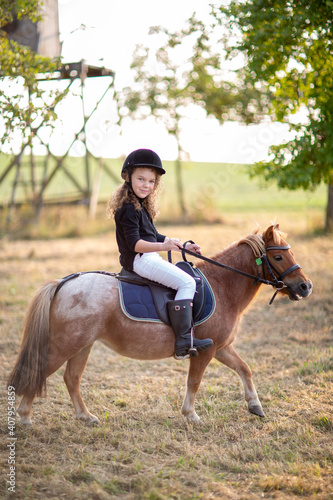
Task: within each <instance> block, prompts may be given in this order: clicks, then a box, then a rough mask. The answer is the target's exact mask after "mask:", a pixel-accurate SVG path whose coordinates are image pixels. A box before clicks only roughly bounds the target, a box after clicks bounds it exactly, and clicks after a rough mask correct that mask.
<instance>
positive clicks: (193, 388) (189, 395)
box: [182, 349, 214, 424]
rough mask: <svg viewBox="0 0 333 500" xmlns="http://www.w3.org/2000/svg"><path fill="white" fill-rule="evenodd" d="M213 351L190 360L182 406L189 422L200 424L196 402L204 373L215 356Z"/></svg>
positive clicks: (202, 353)
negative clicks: (195, 406)
mask: <svg viewBox="0 0 333 500" xmlns="http://www.w3.org/2000/svg"><path fill="white" fill-rule="evenodd" d="M210 351H213V349H209V350H208V351H206V352H201V353H200V354H199V356H198V357H197V358H190V368H189V371H188V375H187V389H186V394H185V397H184V401H183V406H182V414H183V415H184V417H186V419H187V420H189V421H191V422H194V423H197V424H199V423H200V417H199V416H198V415H197V414H196V412H195V409H194V400H195V396H196V393H197V392H198V389H199V386H200V383H201V380H202V376H203V374H204V371H205V369H206V367H207V365H208V363H209V362H210V361H211V359H212V357H213V356H214V351H213V352H210Z"/></svg>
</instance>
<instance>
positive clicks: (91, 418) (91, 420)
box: [77, 413, 99, 425]
mask: <svg viewBox="0 0 333 500" xmlns="http://www.w3.org/2000/svg"><path fill="white" fill-rule="evenodd" d="M77 419H78V420H81V422H85V423H86V424H88V425H98V424H99V420H98V418H97V417H96V416H95V415H93V414H92V413H89V415H82V416H80V417H77Z"/></svg>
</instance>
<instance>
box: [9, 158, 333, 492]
mask: <svg viewBox="0 0 333 500" xmlns="http://www.w3.org/2000/svg"><path fill="white" fill-rule="evenodd" d="M191 168H193V169H195V168H198V169H199V171H200V168H203V167H199V166H193V167H191V166H190V165H189V166H188V170H189V172H190V169H191ZM204 168H205V170H204V172H205V183H203V181H202V180H201V184H200V182H199V181H200V176H199V173H198V171H197V174H196V175H195V176H194V175H193V172H192V173H191V175H190V178H191V179H192V178H196V179H197V182H198V183H197V185H196V187H195V188H194V187H193V185H192V186H189V189H191V190H192V192H193V195H192V196H190V197H189V198H188V202H190V201H191V200H194V201H193V207H194V208H195V203H196V201H195V200H198V199H199V198H198V197H199V196H200V194H201V193H203V192H205V191H204V190H205V189H208V188H207V185H208V184H207V179H209V176H208V171H209V172H212V171H213V173H214V172H216V170H215V171H214V169H216V168H217V166H214V165H212V166H210V167H209V169H208V167H207V166H206V167H204ZM227 168H228V169H229V168H230V169H231V166H228V167H225V169H227ZM232 168H234V167H232ZM238 168H240V167H237V169H238ZM222 171H223V169H222V167H220V168H219V169H218V173H219V174H220V175H221V176H222V174H221V172H222ZM226 171H227V170H226ZM232 171H233V170H232ZM206 174H207V175H206ZM209 175H210V174H209ZM170 177H171V176H170ZM212 177H213V179H215V178H216V177H214V175H213V176H212ZM220 182H222V181H221V180H220ZM216 184H217V183H216V182H215V184H214V180H212V182H211V186H210V187H209V190H210V193H212V192H213V189H216ZM217 189H218V192H217V195H213V194H211V196H209V195H208V194H207V192H206V194H205V195H204V196H205V200H206V203H207V206H208V205H209V203H210V210H211V223H210V224H208V223H207V222H206V223H203V224H192V225H189V224H187V225H179V224H177V225H171V224H170V223H169V224H167V222H166V218H167V217H166V216H164V220H163V219H161V224H162V225H163V226H164V227H163V232H166V233H167V234H169V235H172V236H178V237H181V238H182V239H183V240H185V239H189V238H191V239H193V240H195V241H197V242H198V243H200V244H201V246H202V249H203V252H204V254H205V255H212V254H214V253H215V252H217V251H219V250H221V249H223V248H224V247H226V246H228V245H229V244H230V243H232V242H233V241H235V240H238V239H240V238H241V237H243V236H246V235H247V234H249V233H250V232H251V231H252V230H253V228H254V226H255V224H256V222H258V223H259V224H260V225H261V227H262V229H264V228H265V227H266V226H267V225H269V223H270V221H271V220H272V219H276V220H277V221H278V222H280V226H281V229H282V230H284V231H286V232H287V233H288V238H287V239H288V241H289V242H290V243H291V245H292V248H293V251H294V253H295V256H296V260H297V262H298V263H299V264H300V265H302V267H303V270H304V272H305V273H306V274H307V275H308V276H309V277H310V278H311V279H312V281H313V283H314V292H313V294H312V295H311V296H310V297H309V298H308V299H306V300H303V301H301V302H299V303H293V302H290V301H288V300H287V299H282V298H279V299H276V301H275V302H274V304H273V305H272V306H269V305H268V302H269V300H270V298H271V296H272V290H271V289H270V288H269V287H267V288H266V287H265V288H262V290H261V293H260V294H259V297H257V299H256V300H255V302H254V304H253V306H252V307H251V308H250V310H249V311H248V312H247V313H246V315H245V316H244V320H243V322H242V325H241V328H240V331H239V334H238V337H237V340H236V342H235V346H236V349H237V350H238V352H239V354H240V355H241V356H242V357H243V358H244V359H245V360H246V361H247V362H248V364H249V365H250V367H251V369H252V371H253V378H254V382H255V384H256V387H257V390H258V393H259V397H260V399H261V402H262V405H263V408H264V411H265V413H266V418H265V419H262V420H261V419H259V418H258V417H255V416H253V415H250V414H249V413H248V411H247V409H246V404H245V402H244V399H243V389H242V387H241V383H240V381H239V379H238V377H237V376H236V375H235V374H234V373H232V372H231V371H230V370H228V369H227V368H225V367H224V366H222V365H220V364H219V363H218V362H217V361H213V362H212V363H211V364H210V365H209V367H208V368H207V370H206V373H205V375H204V379H203V382H202V385H201V387H200V390H199V393H198V396H197V402H196V410H197V413H198V414H199V416H200V417H201V418H202V421H203V425H202V426H200V427H198V426H195V425H192V424H188V423H186V422H185V420H184V419H183V417H182V416H181V414H180V408H181V404H182V398H183V394H184V388H185V380H186V372H187V367H188V362H187V361H184V362H176V361H175V360H173V359H167V360H163V361H155V362H143V361H135V360H130V359H127V358H122V357H121V356H118V355H117V354H115V353H113V352H112V351H110V350H107V349H106V347H104V346H103V345H102V344H99V343H96V344H95V346H94V348H93V350H92V353H91V355H90V358H89V361H88V365H87V368H86V370H85V372H84V376H83V381H82V393H83V397H84V399H85V401H86V404H87V406H88V407H89V410H90V411H91V412H92V413H94V414H95V415H98V417H99V418H100V420H101V423H100V425H99V426H98V427H88V426H86V425H85V424H83V423H81V422H79V421H76V420H75V417H74V413H73V408H72V404H71V401H70V398H69V395H68V393H67V390H66V388H65V385H64V383H63V381H62V375H63V371H64V368H61V369H60V370H59V371H58V372H57V373H55V374H54V375H52V376H51V377H50V379H49V383H48V397H47V398H46V399H36V400H35V403H34V406H33V422H34V424H33V426H32V427H31V428H22V427H20V426H17V429H16V437H17V444H16V467H17V476H16V493H15V495H13V494H11V493H9V492H8V491H7V484H6V474H7V472H8V464H7V457H8V449H7V442H8V441H7V438H8V429H7V412H6V407H7V390H6V378H7V375H8V373H9V371H10V370H11V368H12V366H13V364H14V360H15V357H16V355H17V352H18V349H19V345H20V332H21V328H22V323H23V319H24V314H25V311H26V308H27V305H28V302H29V301H30V300H31V298H32V296H33V294H34V293H35V290H36V289H37V288H38V287H39V286H40V284H41V283H42V282H44V281H45V280H48V279H53V278H60V277H62V276H65V275H68V274H70V273H72V272H76V271H84V270H92V269H105V270H107V271H117V270H119V265H118V255H117V249H116V245H115V238H114V228H113V226H112V224H111V223H110V221H106V220H105V215H104V213H105V207H101V209H100V212H99V214H98V219H97V221H95V222H94V227H93V228H92V227H89V224H87V221H86V218H85V216H84V215H83V214H84V212H81V213H78V212H77V211H72V209H71V210H70V209H66V208H62V209H61V210H60V211H59V210H58V211H55V212H53V213H50V214H49V215H47V216H46V215H45V219H44V222H43V221H42V222H43V223H44V224H45V227H44V230H43V231H44V232H45V234H44V235H43V234H42V236H43V238H44V237H45V238H48V237H49V236H50V235H52V234H56V233H57V231H58V232H59V233H61V232H62V233H63V234H71V231H72V236H75V235H77V234H81V236H80V237H76V238H59V239H56V240H51V241H49V240H47V239H32V240H21V239H16V240H11V239H10V238H8V237H5V238H3V239H2V240H0V252H1V272H0V356H1V371H0V377H1V387H2V390H1V408H2V411H1V421H0V432H1V448H2V452H1V453H2V457H3V462H2V465H3V467H2V471H3V473H2V475H1V482H0V496H1V498H17V499H26V498H29V499H39V498H40V499H45V498H54V499H56V498H73V499H87V500H88V499H89V500H90V499H108V498H122V499H149V500H158V499H198V498H203V499H218V498H223V499H224V498H226V499H232V500H236V499H237V500H240V499H242V500H248V499H255V500H257V499H259V498H272V499H273V498H274V499H283V500H285V499H299V498H307V499H313V500H314V499H320V500H328V499H331V498H333V484H332V459H333V453H332V432H333V411H332V402H333V397H332V382H333V349H332V334H333V326H332V325H333V307H332V306H333V299H332V297H333V295H332V282H333V239H332V237H327V236H323V235H321V234H319V233H317V232H316V231H315V229H316V228H317V227H318V224H319V221H320V220H321V217H322V207H323V206H324V203H325V192H324V190H322V191H320V190H319V191H318V192H316V193H315V194H314V195H313V196H312V195H311V196H309V197H308V196H307V195H304V194H303V193H299V195H298V194H297V196H300V197H303V201H300V199H299V198H297V197H294V196H292V195H289V194H288V193H287V194H286V193H283V192H282V193H280V192H278V191H276V190H274V189H273V188H271V189H272V191H261V190H259V189H258V187H257V186H256V185H255V184H254V183H250V182H249V181H248V180H247V178H246V176H244V175H243V174H242V173H241V172H240V171H238V173H237V175H236V174H230V182H229V183H228V184H227V181H226V183H225V184H223V185H221V186H217ZM169 191H170V190H169ZM171 193H172V189H171ZM253 193H256V197H254V196H253ZM163 196H164V198H163V200H164V201H163V203H165V205H164V207H167V210H169V213H167V215H168V216H169V215H170V212H172V210H173V209H174V208H173V207H174V204H175V201H174V198H173V197H172V195H169V196H170V197H166V194H164V195H163ZM295 200H298V201H297V202H295ZM293 203H295V205H293ZM168 207H169V208H168ZM81 208H82V207H81ZM199 208H200V205H197V210H198V212H199V211H200V210H201V209H200V210H199ZM73 210H74V209H73ZM162 210H163V206H162ZM217 219H219V222H215V223H214V222H213V221H214V220H215V221H216V220H217ZM98 224H100V226H98ZM97 229H99V230H100V232H99V234H96V232H97ZM36 231H37V229H36ZM89 231H91V232H92V231H94V233H95V234H91V235H89ZM30 237H31V233H30ZM18 402H19V401H17V403H18Z"/></svg>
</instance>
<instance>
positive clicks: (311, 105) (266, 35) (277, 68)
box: [214, 0, 333, 231]
mask: <svg viewBox="0 0 333 500" xmlns="http://www.w3.org/2000/svg"><path fill="white" fill-rule="evenodd" d="M214 16H215V19H216V20H217V21H218V23H219V25H220V26H223V27H224V29H227V35H226V37H225V42H226V44H225V45H226V47H227V55H228V57H229V58H232V57H233V56H235V55H237V54H239V53H241V54H243V55H244V56H245V69H244V70H243V77H244V81H248V82H252V84H253V85H258V86H259V87H260V89H261V91H262V92H264V93H266V92H267V93H270V95H272V98H271V99H269V113H270V114H271V116H272V118H273V119H274V120H278V121H281V122H287V123H289V124H290V127H291V129H292V130H293V131H294V139H293V140H291V141H290V142H288V143H286V144H282V145H279V146H275V147H273V148H272V150H271V151H272V156H271V158H270V160H269V161H267V162H260V163H257V164H255V165H254V166H253V167H252V169H251V175H252V176H260V177H262V178H263V179H264V180H266V181H267V182H269V181H274V182H277V184H278V186H280V187H281V188H288V189H298V188H303V189H306V190H307V189H314V188H315V187H316V186H318V184H320V183H321V182H324V183H326V184H328V186H329V197H328V204H327V213H326V229H327V230H330V231H332V230H333V187H332V186H333V71H332V68H333V45H332V41H333V24H332V23H333V1H332V0H313V1H312V2H307V1H305V0H269V1H266V0H245V1H242V2H239V1H232V2H231V3H230V5H229V6H228V7H224V6H221V7H219V8H218V9H215V10H214ZM235 40H236V41H235ZM302 109H303V110H306V114H307V119H306V122H305V123H303V124H295V123H293V120H292V115H294V114H295V113H296V112H298V111H299V110H302Z"/></svg>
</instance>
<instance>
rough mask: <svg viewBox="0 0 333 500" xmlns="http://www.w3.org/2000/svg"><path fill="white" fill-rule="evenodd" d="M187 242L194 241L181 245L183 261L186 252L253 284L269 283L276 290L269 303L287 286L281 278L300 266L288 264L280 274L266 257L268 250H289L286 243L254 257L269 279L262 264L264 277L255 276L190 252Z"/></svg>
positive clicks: (269, 248) (268, 248) (169, 253)
mask: <svg viewBox="0 0 333 500" xmlns="http://www.w3.org/2000/svg"><path fill="white" fill-rule="evenodd" d="M187 243H194V242H193V241H192V240H188V241H186V242H185V243H184V245H183V248H182V249H181V252H182V255H183V259H184V260H185V261H186V257H185V253H187V254H189V255H192V256H193V257H196V258H198V259H201V260H204V261H205V262H208V263H209V264H213V265H214V266H218V267H222V268H223V269H227V270H229V271H232V272H234V273H237V274H240V275H242V276H245V277H247V278H251V279H253V285H256V284H257V283H263V284H264V285H270V286H272V287H273V288H275V290H276V291H275V293H274V295H273V297H272V298H271V300H270V302H269V305H271V304H272V303H273V301H274V299H275V297H276V295H277V293H278V292H279V291H281V290H282V289H283V288H288V285H286V284H285V283H284V282H283V279H284V278H285V277H286V276H288V274H290V273H292V272H293V271H295V270H296V269H301V266H299V265H298V264H294V265H293V266H290V267H289V268H288V269H286V270H285V271H284V272H283V273H282V274H280V273H279V272H278V270H277V269H276V268H275V267H274V265H273V264H272V263H271V262H270V261H269V259H268V257H267V252H269V251H270V250H289V249H290V248H291V247H290V245H288V244H287V245H285V246H269V247H267V248H265V250H266V252H265V253H262V255H261V256H260V257H259V258H257V259H256V264H257V266H260V265H261V264H265V265H266V267H267V269H268V272H269V274H270V276H271V278H272V280H269V279H266V277H265V266H264V265H263V266H262V267H263V275H264V277H263V278H261V277H260V276H259V273H258V275H257V276H254V275H253V274H249V273H246V272H245V271H241V270H240V269H235V268H234V267H231V266H227V265H226V264H222V263H220V262H216V260H212V259H209V258H208V257H205V256H204V255H200V254H198V253H196V252H192V250H187V249H186V248H185V245H186V244H187ZM251 248H252V247H251ZM168 257H169V261H170V262H171V251H169V252H168ZM274 271H275V273H276V274H277V276H276V275H275V274H274Z"/></svg>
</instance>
